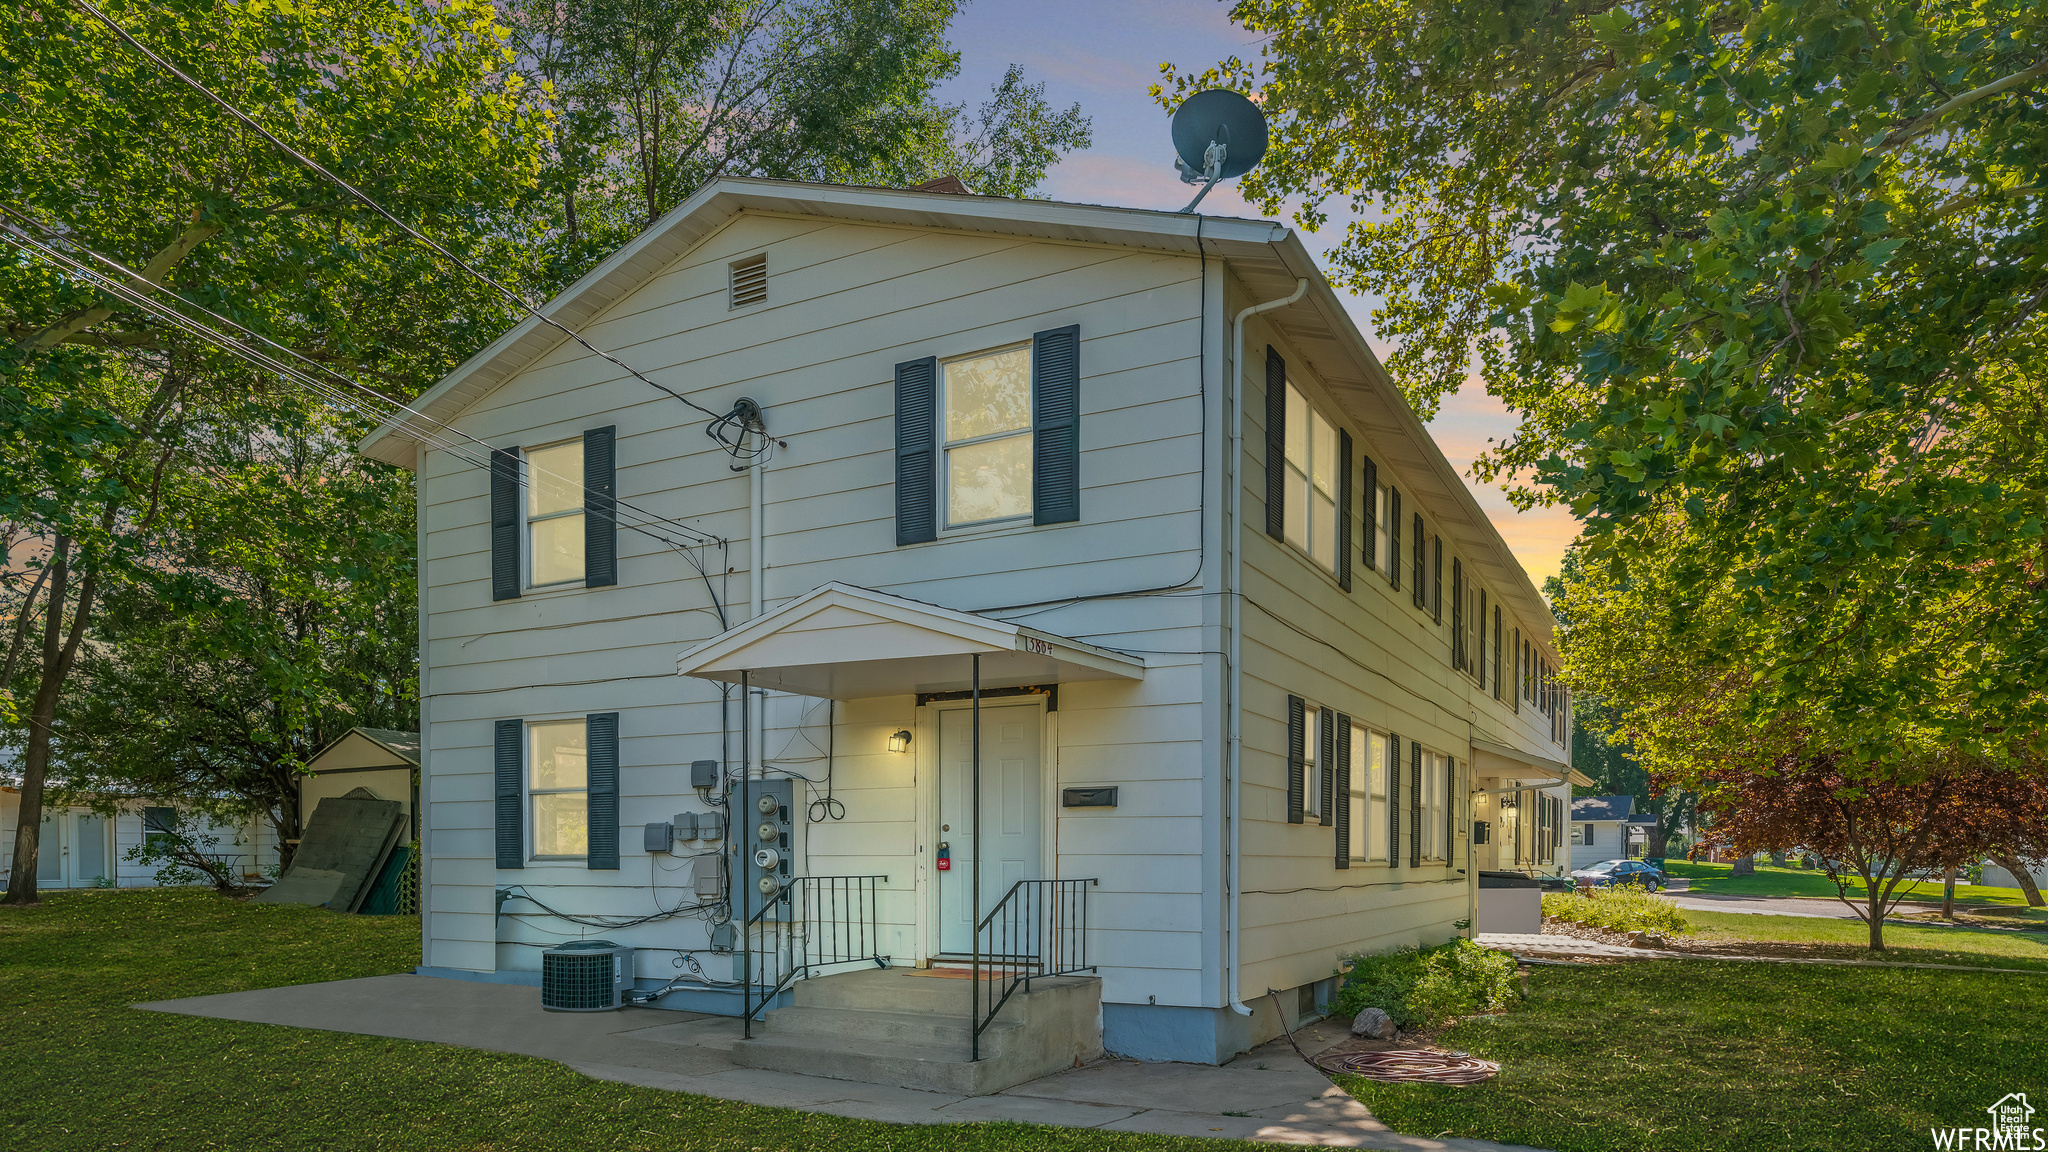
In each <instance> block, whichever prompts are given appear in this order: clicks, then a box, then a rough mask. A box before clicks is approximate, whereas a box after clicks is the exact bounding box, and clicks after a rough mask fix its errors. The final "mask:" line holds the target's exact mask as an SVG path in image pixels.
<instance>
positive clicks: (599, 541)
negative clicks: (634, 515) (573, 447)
mask: <svg viewBox="0 0 2048 1152" xmlns="http://www.w3.org/2000/svg"><path fill="white" fill-rule="evenodd" d="M617 443H618V428H617V426H616V425H607V426H606V427H603V428H592V429H591V430H590V431H588V432H585V433H584V434H583V586H584V587H585V588H606V587H610V586H611V585H613V584H617V583H618V582H619V522H618V504H619V501H618V496H619V491H618V452H617V448H616V445H617Z"/></svg>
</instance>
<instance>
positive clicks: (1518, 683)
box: [1512, 628, 1522, 715]
mask: <svg viewBox="0 0 2048 1152" xmlns="http://www.w3.org/2000/svg"><path fill="white" fill-rule="evenodd" d="M1512 695H1513V696H1514V698H1515V713H1516V714H1517V715H1520V714H1521V711H1522V630H1521V629H1520V628H1517V629H1515V683H1514V688H1513V692H1512Z"/></svg>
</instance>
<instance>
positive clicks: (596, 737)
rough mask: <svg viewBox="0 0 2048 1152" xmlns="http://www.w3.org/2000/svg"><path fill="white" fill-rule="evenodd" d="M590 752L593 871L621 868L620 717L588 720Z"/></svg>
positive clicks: (586, 731) (595, 715) (609, 714)
mask: <svg viewBox="0 0 2048 1152" xmlns="http://www.w3.org/2000/svg"><path fill="white" fill-rule="evenodd" d="M583 723H584V736H585V738H586V740H587V741H588V747H589V749H590V752H589V756H590V759H589V760H588V761H587V763H588V764H589V765H590V770H589V775H588V777H587V779H588V781H589V787H590V807H589V813H590V841H589V843H590V857H589V861H588V863H587V864H586V865H585V866H586V867H588V868H590V869H591V870H592V871H612V872H616V871H618V867H619V714H618V713H617V712H592V713H591V714H590V715H588V716H586V717H584V720H583Z"/></svg>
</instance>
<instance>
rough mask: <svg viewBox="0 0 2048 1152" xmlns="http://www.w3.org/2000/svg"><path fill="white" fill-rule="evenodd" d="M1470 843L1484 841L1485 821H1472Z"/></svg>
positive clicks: (1482, 842) (1481, 842)
mask: <svg viewBox="0 0 2048 1152" xmlns="http://www.w3.org/2000/svg"><path fill="white" fill-rule="evenodd" d="M1472 843H1474V844H1484V843H1486V821H1484V820H1474V821H1473V822H1472Z"/></svg>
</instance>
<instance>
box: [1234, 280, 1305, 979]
mask: <svg viewBox="0 0 2048 1152" xmlns="http://www.w3.org/2000/svg"><path fill="white" fill-rule="evenodd" d="M1307 294H1308V278H1307V277H1305V276H1304V277H1302V278H1301V279H1299V280H1296V281H1295V283H1294V292H1293V294H1292V295H1289V296H1285V297H1282V298H1281V299H1278V300H1268V301H1266V302H1265V303H1264V304H1254V305H1252V306H1251V307H1249V308H1246V309H1244V310H1243V311H1241V312H1239V313H1238V314H1237V319H1236V320H1234V321H1232V322H1231V326H1230V368H1229V371H1230V525H1229V528H1228V529H1227V530H1226V534H1225V536H1224V539H1225V540H1227V541H1228V542H1229V545H1230V568H1229V571H1230V585H1229V587H1228V588H1226V589H1225V594H1224V597H1223V603H1224V605H1225V611H1226V615H1227V618H1228V619H1229V621H1230V645H1229V651H1230V656H1229V660H1230V712H1229V716H1230V739H1229V742H1228V743H1229V747H1228V749H1227V750H1226V752H1225V755H1226V757H1227V758H1228V763H1227V765H1226V768H1225V771H1226V772H1227V773H1228V775H1229V777H1230V779H1229V790H1230V807H1229V811H1228V812H1227V813H1226V818H1227V819H1228V820H1229V822H1230V833H1229V836H1230V866H1229V880H1228V881H1227V883H1228V885H1229V893H1228V898H1227V900H1226V901H1225V905H1224V910H1223V911H1224V917H1223V921H1224V936H1225V937H1226V941H1225V948H1224V956H1225V958H1226V960H1227V961H1228V963H1229V966H1230V971H1229V972H1227V973H1226V974H1225V975H1224V987H1225V989H1226V990H1227V991H1228V993H1229V995H1230V1010H1231V1011H1233V1012H1235V1013H1237V1014H1238V1015H1240V1016H1249V1015H1251V1014H1252V1010H1251V1009H1250V1008H1248V1007H1246V1006H1245V1003H1244V997H1243V992H1242V990H1241V989H1240V988H1239V987H1238V985H1239V983H1240V980H1239V977H1240V975H1241V973H1240V970H1239V966H1238V960H1239V952H1240V949H1239V946H1238V928H1237V923H1238V903H1239V897H1238V891H1239V890H1240V888H1241V883H1240V879H1241V877H1242V875H1243V870H1242V868H1241V866H1240V862H1239V846H1240V845H1241V844H1242V842H1243V836H1242V831H1243V825H1242V822H1241V821H1240V820H1239V819H1238V811H1239V808H1240V805H1241V803H1242V801H1243V799H1244V776H1243V772H1242V769H1243V764H1244V756H1243V753H1244V698H1243V692H1244V669H1243V661H1242V658H1243V655H1244V627H1243V625H1244V597H1243V594H1242V592H1243V579H1244V478H1243V477H1242V476H1240V475H1239V474H1238V473H1239V469H1240V467H1241V466H1242V465H1243V463H1244V322H1245V321H1246V320H1249V319H1251V318H1252V317H1253V316H1257V315H1259V314H1260V313H1262V312H1271V311H1272V310H1273V309H1275V308H1285V307H1286V306H1287V305H1289V304H1292V303H1294V302H1295V301H1297V300H1299V299H1301V298H1302V297H1303V296H1305V295H1307Z"/></svg>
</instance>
